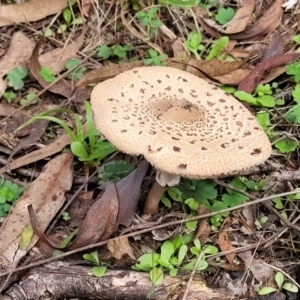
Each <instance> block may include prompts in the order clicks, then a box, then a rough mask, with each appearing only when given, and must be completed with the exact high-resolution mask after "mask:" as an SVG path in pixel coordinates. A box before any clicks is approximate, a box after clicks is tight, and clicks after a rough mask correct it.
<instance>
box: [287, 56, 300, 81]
mask: <svg viewBox="0 0 300 300" xmlns="http://www.w3.org/2000/svg"><path fill="white" fill-rule="evenodd" d="M286 74H288V75H292V76H293V78H294V80H295V81H296V82H297V83H298V82H300V62H299V61H296V62H294V63H291V64H289V65H287V66H286Z"/></svg>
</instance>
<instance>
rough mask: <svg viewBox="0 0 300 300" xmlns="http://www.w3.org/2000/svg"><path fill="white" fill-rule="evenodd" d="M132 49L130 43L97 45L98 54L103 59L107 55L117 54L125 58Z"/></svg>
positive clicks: (107, 56)
mask: <svg viewBox="0 0 300 300" xmlns="http://www.w3.org/2000/svg"><path fill="white" fill-rule="evenodd" d="M132 49H133V47H132V46H131V45H124V46H121V45H113V46H111V47H108V46H106V45H102V46H100V47H98V56H99V57H100V58H103V59H108V58H109V57H113V56H117V57H118V58H125V57H126V56H127V54H128V52H130V51H131V50H132Z"/></svg>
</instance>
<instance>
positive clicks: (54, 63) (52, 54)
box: [38, 30, 85, 75]
mask: <svg viewBox="0 0 300 300" xmlns="http://www.w3.org/2000/svg"><path fill="white" fill-rule="evenodd" d="M84 35H85V30H83V31H82V33H81V35H80V36H79V37H78V38H77V39H76V41H73V42H71V43H69V44H68V45H66V46H65V47H63V48H56V49H53V50H50V51H48V52H46V53H44V54H42V55H40V56H39V58H38V59H39V62H40V64H41V66H42V67H48V68H50V69H51V71H52V72H53V74H54V75H56V74H58V73H60V72H61V71H63V70H64V69H65V68H66V63H67V62H68V61H69V60H70V58H73V57H75V56H76V55H77V52H78V51H79V49H80V47H81V46H82V44H83V42H84Z"/></svg>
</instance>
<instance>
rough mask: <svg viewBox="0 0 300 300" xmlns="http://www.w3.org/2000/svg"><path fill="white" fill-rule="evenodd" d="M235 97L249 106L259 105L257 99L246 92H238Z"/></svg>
mask: <svg viewBox="0 0 300 300" xmlns="http://www.w3.org/2000/svg"><path fill="white" fill-rule="evenodd" d="M234 96H235V97H237V98H238V99H240V100H242V101H246V102H247V103H249V104H252V105H258V103H257V100H256V98H255V97H253V96H252V95H251V94H248V93H246V92H244V91H236V92H235V93H234Z"/></svg>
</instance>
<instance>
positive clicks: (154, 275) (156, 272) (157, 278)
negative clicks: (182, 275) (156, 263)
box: [150, 268, 164, 284]
mask: <svg viewBox="0 0 300 300" xmlns="http://www.w3.org/2000/svg"><path fill="white" fill-rule="evenodd" d="M150 279H151V282H152V283H153V284H161V283H162V282H163V279H164V272H163V270H162V269H161V268H153V269H152V270H151V271H150Z"/></svg>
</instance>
